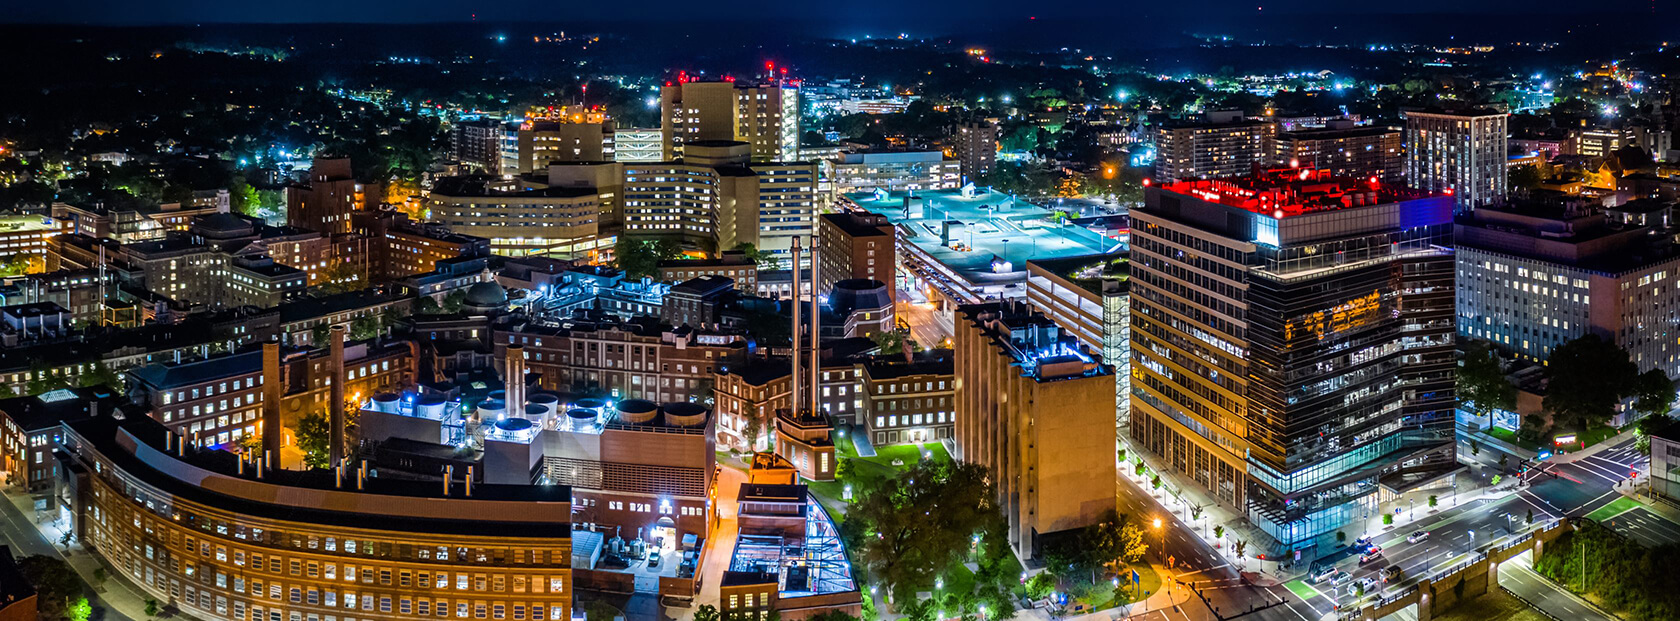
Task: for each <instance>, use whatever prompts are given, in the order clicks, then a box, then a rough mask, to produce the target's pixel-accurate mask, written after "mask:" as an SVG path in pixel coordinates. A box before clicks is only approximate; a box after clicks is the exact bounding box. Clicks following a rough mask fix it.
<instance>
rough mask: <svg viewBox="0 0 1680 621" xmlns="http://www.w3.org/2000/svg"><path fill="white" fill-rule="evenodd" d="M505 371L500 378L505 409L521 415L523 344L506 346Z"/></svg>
mask: <svg viewBox="0 0 1680 621" xmlns="http://www.w3.org/2000/svg"><path fill="white" fill-rule="evenodd" d="M503 366H504V367H505V368H506V369H507V372H506V373H505V374H504V375H505V377H504V378H503V380H502V383H503V384H504V386H503V388H506V390H505V391H504V393H505V394H504V397H505V398H506V399H507V411H508V412H509V413H510V414H511V413H514V412H517V413H519V414H520V415H523V414H524V413H525V346H523V345H509V346H507V362H506V364H505V365H503Z"/></svg>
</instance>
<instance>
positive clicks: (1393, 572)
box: [1382, 565, 1400, 582]
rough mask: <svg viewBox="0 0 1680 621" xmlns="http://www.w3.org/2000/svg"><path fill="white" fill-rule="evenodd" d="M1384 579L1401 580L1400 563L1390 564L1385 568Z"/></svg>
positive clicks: (1390, 580)
mask: <svg viewBox="0 0 1680 621" xmlns="http://www.w3.org/2000/svg"><path fill="white" fill-rule="evenodd" d="M1382 579H1383V582H1399V581H1400V566H1399V565H1389V566H1388V567H1386V568H1384V569H1383V570H1382Z"/></svg>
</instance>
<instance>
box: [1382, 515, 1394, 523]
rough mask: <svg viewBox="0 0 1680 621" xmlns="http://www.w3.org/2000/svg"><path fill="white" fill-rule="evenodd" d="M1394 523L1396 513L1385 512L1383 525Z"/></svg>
mask: <svg viewBox="0 0 1680 621" xmlns="http://www.w3.org/2000/svg"><path fill="white" fill-rule="evenodd" d="M1393 525H1394V514H1393V513H1384V514H1383V526H1393Z"/></svg>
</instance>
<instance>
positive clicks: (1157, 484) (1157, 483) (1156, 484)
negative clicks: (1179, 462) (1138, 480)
mask: <svg viewBox="0 0 1680 621" xmlns="http://www.w3.org/2000/svg"><path fill="white" fill-rule="evenodd" d="M1149 487H1151V488H1153V489H1161V475H1159V474H1157V475H1155V477H1154V478H1152V479H1150V480H1149Z"/></svg>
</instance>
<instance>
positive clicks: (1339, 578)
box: [1330, 571, 1353, 585]
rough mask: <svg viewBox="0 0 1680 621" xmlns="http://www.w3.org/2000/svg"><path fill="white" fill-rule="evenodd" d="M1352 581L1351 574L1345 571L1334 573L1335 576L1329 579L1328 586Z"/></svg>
mask: <svg viewBox="0 0 1680 621" xmlns="http://www.w3.org/2000/svg"><path fill="white" fill-rule="evenodd" d="M1352 579H1353V574H1350V573H1348V572H1345V571H1338V572H1336V575H1334V576H1331V577H1330V584H1335V585H1341V584H1344V583H1346V582H1347V581H1349V580H1352Z"/></svg>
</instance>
